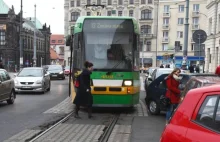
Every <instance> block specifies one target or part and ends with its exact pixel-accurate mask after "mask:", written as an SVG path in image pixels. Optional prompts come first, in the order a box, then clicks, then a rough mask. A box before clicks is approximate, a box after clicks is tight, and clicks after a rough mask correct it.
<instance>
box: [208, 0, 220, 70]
mask: <svg viewBox="0 0 220 142" xmlns="http://www.w3.org/2000/svg"><path fill="white" fill-rule="evenodd" d="M206 8H207V10H208V12H207V13H208V14H207V16H208V19H207V21H208V22H206V23H207V27H206V32H207V35H208V37H207V40H206V42H205V46H206V58H205V71H206V72H214V71H215V69H216V67H217V66H218V65H220V49H219V48H220V0H208V1H207V6H206Z"/></svg>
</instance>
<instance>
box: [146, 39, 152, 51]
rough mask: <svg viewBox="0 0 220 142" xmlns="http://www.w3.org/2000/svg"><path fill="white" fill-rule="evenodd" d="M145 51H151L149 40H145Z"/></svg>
mask: <svg viewBox="0 0 220 142" xmlns="http://www.w3.org/2000/svg"><path fill="white" fill-rule="evenodd" d="M146 51H151V42H150V41H147V49H146Z"/></svg>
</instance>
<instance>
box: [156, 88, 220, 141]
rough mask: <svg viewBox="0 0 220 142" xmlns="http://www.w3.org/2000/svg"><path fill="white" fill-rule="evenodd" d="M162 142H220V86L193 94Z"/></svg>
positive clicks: (168, 127) (164, 132) (195, 91)
mask: <svg viewBox="0 0 220 142" xmlns="http://www.w3.org/2000/svg"><path fill="white" fill-rule="evenodd" d="M160 141H161V142H220V85H219V84H218V85H212V86H208V87H202V88H197V89H192V90H190V91H189V92H188V93H187V95H186V96H185V98H184V100H183V101H182V103H181V104H180V105H179V106H178V108H177V109H176V111H175V112H174V114H173V116H172V117H171V119H170V122H169V123H168V124H167V125H166V127H165V129H164V131H163V133H162V136H161V139H160Z"/></svg>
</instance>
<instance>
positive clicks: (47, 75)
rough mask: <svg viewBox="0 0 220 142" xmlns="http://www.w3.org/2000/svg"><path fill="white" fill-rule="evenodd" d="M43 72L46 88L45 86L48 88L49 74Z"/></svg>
mask: <svg viewBox="0 0 220 142" xmlns="http://www.w3.org/2000/svg"><path fill="white" fill-rule="evenodd" d="M43 72H44V79H45V83H46V86H47V88H48V87H49V83H50V81H49V80H50V76H49V74H48V73H47V71H46V70H43Z"/></svg>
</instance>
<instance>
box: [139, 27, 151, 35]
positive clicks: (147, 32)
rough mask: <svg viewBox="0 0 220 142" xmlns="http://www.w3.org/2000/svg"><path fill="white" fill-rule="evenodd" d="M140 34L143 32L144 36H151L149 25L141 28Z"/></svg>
mask: <svg viewBox="0 0 220 142" xmlns="http://www.w3.org/2000/svg"><path fill="white" fill-rule="evenodd" d="M141 32H144V33H145V34H151V26H149V25H143V26H141Z"/></svg>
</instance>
